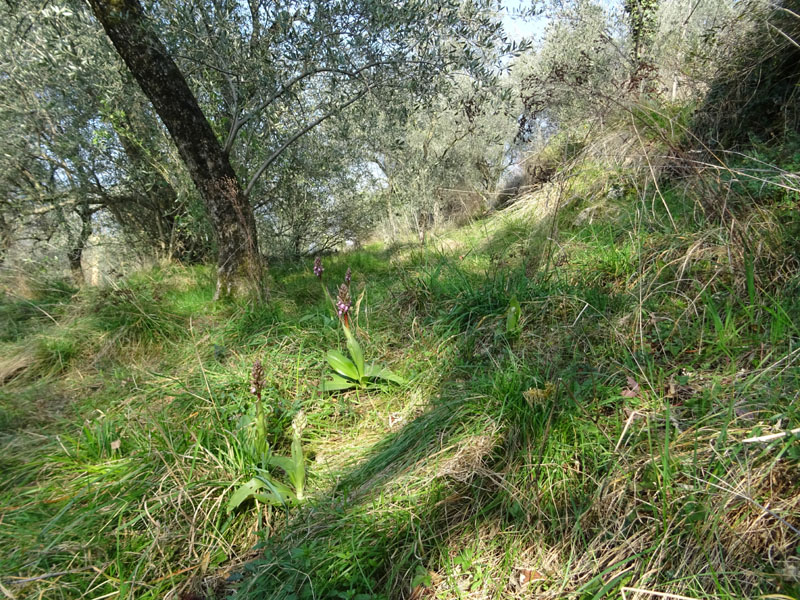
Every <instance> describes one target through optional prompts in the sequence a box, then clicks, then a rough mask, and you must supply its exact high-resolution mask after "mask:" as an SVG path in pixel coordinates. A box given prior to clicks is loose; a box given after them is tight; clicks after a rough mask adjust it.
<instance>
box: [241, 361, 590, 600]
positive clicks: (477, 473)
mask: <svg viewBox="0 0 800 600" xmlns="http://www.w3.org/2000/svg"><path fill="white" fill-rule="evenodd" d="M472 366H473V367H475V366H476V365H472ZM480 367H487V369H486V372H485V373H484V374H483V375H479V376H477V377H474V378H472V379H471V380H469V381H467V382H466V383H464V382H463V381H461V382H460V383H459V382H458V381H459V379H456V377H457V376H463V375H464V373H450V374H449V377H446V378H445V379H446V380H447V382H446V383H444V384H443V385H442V389H441V392H440V395H439V397H438V398H437V399H435V400H434V401H432V403H431V406H430V407H429V408H428V410H426V411H425V412H424V413H423V414H421V415H419V416H418V417H417V418H415V419H414V420H413V421H410V422H409V423H407V424H406V425H405V426H404V427H402V429H400V430H398V431H396V432H394V433H392V434H390V435H388V436H387V437H385V438H384V439H382V440H381V441H380V442H378V443H377V444H375V445H374V446H373V447H372V448H371V449H370V451H369V452H368V454H367V458H366V459H365V460H364V461H363V462H361V463H360V464H358V465H356V466H355V467H354V468H353V469H351V470H350V471H349V472H347V473H343V474H342V476H341V477H340V479H339V480H338V483H337V485H336V486H335V488H334V489H332V490H330V491H329V493H327V494H325V495H323V496H322V497H320V498H319V499H318V500H317V501H316V502H315V503H314V505H313V507H309V508H307V509H306V510H304V511H303V512H302V513H301V514H300V515H298V516H297V517H296V518H295V520H294V521H293V522H292V523H291V524H290V526H289V527H287V529H286V530H285V532H283V533H282V534H281V535H280V536H279V537H276V538H272V539H269V540H267V541H266V542H265V543H264V544H263V545H262V547H261V550H262V551H263V556H262V558H260V559H259V560H257V561H255V562H253V563H251V564H250V565H249V566H248V569H247V570H248V571H250V572H251V574H252V575H251V576H249V577H247V578H246V580H245V581H244V582H243V584H242V585H241V588H240V590H239V594H240V595H241V597H244V598H251V597H252V598H255V597H259V598H261V597H269V598H328V597H330V598H373V597H392V598H406V597H411V594H412V590H413V588H414V587H415V586H419V585H425V584H430V585H434V584H435V583H436V581H434V580H437V581H445V583H444V585H453V586H458V585H460V584H465V585H468V586H470V585H478V584H480V581H479V579H480V575H481V573H482V571H481V564H480V561H481V560H483V559H482V558H476V557H475V556H472V555H471V554H470V548H469V544H468V543H467V546H466V547H465V546H464V544H465V540H469V539H472V540H478V539H479V537H480V535H481V532H501V531H504V532H508V531H511V530H513V531H516V532H518V535H517V539H515V540H514V543H513V544H512V545H513V546H514V548H516V550H515V551H514V552H510V553H509V552H507V548H506V549H503V548H502V547H501V546H502V544H501V545H499V546H498V547H497V548H496V549H495V550H496V552H499V553H503V552H505V553H506V557H505V560H506V561H507V562H508V564H506V565H505V566H504V567H503V568H504V572H506V573H511V572H512V571H513V569H514V568H515V564H514V560H515V557H516V554H517V552H518V551H522V550H523V549H524V547H525V546H526V545H528V546H530V545H532V544H534V543H535V540H534V539H533V538H532V533H533V530H532V529H531V527H530V522H529V521H528V520H527V519H528V516H527V515H528V514H529V512H528V510H527V509H526V507H524V506H523V504H524V502H525V500H524V499H523V496H524V494H520V493H518V492H519V490H518V486H519V485H520V482H521V481H522V483H524V484H527V485H536V478H537V477H539V476H540V475H541V473H540V472H539V471H538V470H537V469H530V470H529V471H530V472H529V474H528V475H526V478H524V479H523V480H519V478H518V477H517V476H516V475H514V476H513V477H509V473H512V474H513V471H514V469H515V468H516V467H514V468H513V469H512V466H513V465H515V464H519V462H520V460H524V461H525V462H530V460H531V453H532V451H533V449H534V448H536V447H541V446H542V440H543V439H545V438H546V436H547V432H548V429H550V428H551V427H552V426H553V420H554V419H563V418H569V415H571V414H572V409H563V408H562V409H558V410H556V409H555V406H556V403H558V402H559V401H560V400H559V398H558V396H557V394H554V395H553V396H552V397H551V398H549V399H547V400H546V401H545V402H544V403H542V404H541V405H539V406H533V405H531V404H530V403H529V402H528V401H527V400H525V399H524V397H523V392H524V391H525V390H527V389H528V388H529V387H532V386H536V385H538V384H540V383H541V382H540V381H537V378H536V377H535V376H534V374H532V373H530V372H519V371H516V372H514V373H513V374H512V375H509V374H508V373H507V372H503V371H499V372H498V373H495V374H491V373H489V372H488V367H489V365H488V364H486V365H480ZM461 379H463V377H462V378H461ZM525 457H527V458H525ZM585 459H586V460H587V461H590V460H591V457H585ZM512 479H513V481H512ZM576 489H580V490H581V492H580V493H579V494H577V495H573V496H571V497H569V496H563V497H562V498H560V499H559V500H558V502H556V504H557V506H556V505H554V506H552V507H550V508H549V509H548V510H550V511H551V512H554V513H558V514H559V515H560V516H559V518H562V517H563V516H567V515H570V514H580V513H581V512H582V511H584V510H585V509H586V506H587V504H588V503H590V502H591V495H592V493H593V490H592V489H588V488H585V489H584V488H576ZM489 535H490V536H491V533H490V534H489ZM490 542H491V540H490ZM476 543H482V542H476ZM476 582H477V583H476ZM506 584H507V581H503V582H499V581H495V582H494V583H493V584H492V585H495V586H498V589H500V590H502V589H503V587H504V586H505V585H506Z"/></svg>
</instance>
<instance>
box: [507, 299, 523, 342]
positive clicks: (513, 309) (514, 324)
mask: <svg viewBox="0 0 800 600" xmlns="http://www.w3.org/2000/svg"><path fill="white" fill-rule="evenodd" d="M521 317H522V307H521V306H520V305H519V300H517V297H516V296H513V297H512V298H511V300H510V301H509V303H508V310H506V333H507V334H509V335H516V334H518V333H519V332H520V331H521V329H522V328H521V327H520V322H519V321H520V318H521Z"/></svg>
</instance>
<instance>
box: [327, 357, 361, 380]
mask: <svg viewBox="0 0 800 600" xmlns="http://www.w3.org/2000/svg"><path fill="white" fill-rule="evenodd" d="M327 360H328V364H329V365H330V366H331V368H332V369H333V370H334V371H336V372H337V373H339V374H341V375H343V376H345V377H349V378H350V379H354V380H356V381H360V380H361V377H360V376H359V374H358V369H357V368H356V366H355V365H354V364H353V361H352V360H350V359H349V358H347V357H346V356H345V355H344V354H342V353H341V352H339V351H338V350H328V355H327Z"/></svg>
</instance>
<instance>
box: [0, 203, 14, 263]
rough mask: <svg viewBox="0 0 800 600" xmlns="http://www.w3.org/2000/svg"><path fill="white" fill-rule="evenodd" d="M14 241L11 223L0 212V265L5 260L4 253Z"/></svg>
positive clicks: (5, 253)
mask: <svg viewBox="0 0 800 600" xmlns="http://www.w3.org/2000/svg"><path fill="white" fill-rule="evenodd" d="M13 243H14V236H13V233H12V230H11V223H9V222H8V221H6V219H5V217H3V215H2V214H0V266H2V265H3V263H4V262H5V261H6V255H7V254H8V251H9V250H10V249H11V245H12V244H13Z"/></svg>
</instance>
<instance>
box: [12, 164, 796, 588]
mask: <svg viewBox="0 0 800 600" xmlns="http://www.w3.org/2000/svg"><path fill="white" fill-rule="evenodd" d="M596 175H597V173H596V172H595V170H593V169H588V170H587V171H586V172H585V173H584V175H582V177H595V176H596ZM578 177H581V176H578ZM584 188H585V189H594V188H592V184H591V182H589V183H586V182H581V181H577V182H575V185H574V186H573V190H577V189H584ZM664 190H666V191H665V196H664V203H665V204H666V205H667V206H668V207H669V209H670V214H671V215H672V217H673V218H674V219H675V220H676V224H677V225H678V226H679V227H678V229H679V232H680V233H676V232H675V231H674V229H673V228H672V227H671V225H670V224H669V223H668V220H667V216H666V209H665V208H664V204H662V201H661V199H660V198H657V197H649V196H648V197H639V196H636V195H634V194H632V193H631V192H626V194H627V195H625V196H623V197H621V198H615V199H614V203H615V206H616V208H615V209H614V211H611V212H607V213H604V214H606V216H607V218H602V219H601V218H598V219H597V220H594V221H592V222H591V223H590V222H583V223H581V224H579V225H576V224H575V217H576V216H577V215H578V214H579V212H580V211H579V210H578V209H579V208H580V206H579V205H576V206H574V207H571V208H569V210H565V211H564V212H563V213H562V214H560V215H557V216H556V220H553V219H552V218H550V217H548V216H547V215H544V216H543V215H542V214H541V210H540V208H541V207H525V206H522V205H520V206H515V207H513V208H512V209H511V210H509V211H506V212H505V213H502V214H500V215H496V216H494V217H491V218H489V219H487V220H484V221H480V222H476V223H473V224H472V225H470V226H468V227H466V228H463V229H461V230H457V231H453V232H450V233H448V234H447V236H443V237H440V238H434V239H433V240H432V241H431V242H430V244H429V246H428V247H426V248H420V247H418V246H415V245H413V244H411V245H405V246H403V245H399V246H396V247H393V248H384V247H382V246H380V245H375V246H371V247H369V248H367V249H365V250H362V251H359V252H354V253H348V254H342V255H337V256H334V257H329V258H326V259H325V268H326V271H325V282H326V284H327V285H328V286H329V287H330V288H331V289H333V287H334V285H336V284H338V283H339V281H340V280H341V279H342V277H343V275H344V272H345V270H346V269H347V267H348V266H350V267H351V268H352V270H353V290H354V294H353V295H354V297H356V298H357V297H358V296H360V294H361V292H362V291H363V292H364V299H363V301H362V304H361V306H360V309H361V310H360V313H359V314H358V321H357V325H358V327H357V328H356V332H357V335H358V336H359V340H360V343H361V345H362V346H363V350H364V353H365V356H366V358H367V362H370V361H372V360H374V361H376V362H377V363H379V364H381V365H385V366H387V367H389V368H391V369H392V370H393V371H394V372H396V373H398V374H400V375H402V376H403V377H404V378H406V379H407V380H408V383H407V384H406V385H403V386H395V385H386V386H383V387H380V388H375V389H367V390H356V391H352V392H349V393H346V394H338V395H337V394H333V395H324V394H321V393H320V392H319V391H318V389H317V387H318V383H319V381H320V379H321V377H322V376H323V375H324V374H325V373H326V371H327V365H326V363H325V353H326V352H327V351H328V350H329V349H332V348H338V349H340V350H344V349H345V340H344V336H343V335H342V334H341V331H340V329H339V328H338V325H337V323H336V321H335V320H334V319H332V318H331V317H332V313H331V309H330V307H329V306H328V304H327V300H326V299H325V297H324V294H323V292H322V290H321V288H320V283H319V281H317V280H316V278H314V276H313V275H312V273H311V261H303V262H300V263H295V264H285V265H276V266H274V267H273V269H272V272H271V277H272V279H273V284H272V300H271V302H270V304H269V305H263V306H262V305H254V304H252V303H247V302H245V301H239V302H232V303H229V304H215V303H214V302H213V301H212V295H213V286H214V282H213V269H210V268H207V267H191V268H183V267H177V266H174V267H173V266H168V267H160V268H158V269H155V270H151V271H148V272H143V273H138V274H134V275H132V276H131V277H129V278H128V279H127V280H125V281H124V282H122V283H121V284H119V285H118V286H116V287H114V288H111V289H103V290H93V289H87V290H82V291H80V292H78V293H75V290H70V289H68V288H67V287H64V286H62V287H58V286H49V287H48V286H45V288H46V289H45V292H43V291H37V290H33V291H31V292H30V293H29V294H27V295H26V296H24V297H20V296H12V295H9V294H7V295H5V296H4V297H3V298H2V301H0V320H2V322H3V323H4V324H5V325H6V326H7V327H6V328H4V331H6V332H8V333H6V334H4V337H3V339H2V340H0V344H2V346H1V348H2V355H3V359H2V360H1V361H0V367H2V368H0V379H1V380H2V384H0V468H1V469H2V473H3V478H2V481H0V564H2V569H0V571H2V574H1V575H0V583H2V585H3V593H4V594H6V595H8V594H12V595H13V596H14V597H15V598H20V599H21V598H40V597H42V598H106V597H108V598H111V597H118V598H164V597H172V598H215V597H225V595H226V594H228V593H235V596H236V597H237V598H243V599H250V598H253V599H255V598H286V599H290V598H381V597H388V598H408V597H415V598H422V597H431V598H433V597H437V598H505V597H540V598H581V599H584V598H585V599H594V598H621V597H622V594H623V587H624V586H629V587H632V588H639V589H647V590H652V591H656V592H661V593H671V594H681V595H684V596H688V597H693V598H740V597H757V596H759V595H763V594H783V595H784V597H797V596H798V594H800V583H798V576H797V574H796V572H797V568H798V564H799V563H800V554H798V544H799V543H800V532H798V530H800V464H799V462H798V461H800V446H799V445H798V436H785V437H781V438H777V439H773V440H767V441H764V442H756V443H750V442H748V443H745V442H744V441H743V440H745V439H746V438H749V437H753V436H760V435H767V434H770V433H774V432H780V431H785V430H789V429H792V428H796V427H800V408H798V403H797V390H798V389H800V369H799V368H798V357H800V348H798V343H800V300H798V298H799V297H800V296H798V294H797V288H798V285H797V281H798V280H797V278H796V275H792V274H791V272H790V269H788V268H787V267H786V266H785V265H788V264H790V263H791V256H790V254H786V252H785V249H786V248H791V244H789V242H788V237H789V236H790V235H791V233H790V232H791V231H793V229H792V228H793V227H794V223H793V221H780V219H778V220H770V219H768V218H757V219H756V218H752V219H750V220H748V219H749V217H752V216H753V215H762V216H763V215H764V214H766V213H764V212H763V210H764V209H763V207H753V209H752V210H754V211H756V212H754V213H746V214H744V213H743V214H741V215H740V217H739V219H738V222H739V223H741V224H742V225H741V227H740V228H739V229H736V230H732V229H731V227H724V226H721V225H720V223H719V220H718V219H717V220H715V219H713V218H712V219H708V218H706V217H705V216H703V218H698V215H697V213H696V211H695V210H694V209H692V208H691V207H690V204H691V203H690V202H689V201H688V200H686V199H685V197H683V196H681V195H680V193H679V191H676V190H675V189H670V188H668V186H664ZM592 201H594V200H592ZM528 202H530V203H535V202H537V197H535V196H534V197H532V198H531V199H529V201H528ZM579 202H582V201H579ZM529 209H530V210H529ZM759 211H761V212H759ZM531 215H537V216H536V217H533V216H531ZM781 218H783V217H781ZM665 223H666V224H665ZM731 231H733V235H732V234H731ZM787 232H789V233H787ZM759 242H761V243H760V244H759ZM782 252H783V254H781V253H782ZM781 256H783V260H784V262H781V261H780V257H781ZM786 261H788V262H786ZM776 265H778V266H777V267H776ZM780 265H784V266H780ZM47 290H49V291H47ZM514 298H516V299H517V300H518V301H519V305H520V308H521V318H520V328H519V330H516V328H515V329H514V330H513V331H509V329H508V328H507V314H508V310H509V306H511V304H512V302H513V299H514ZM256 359H260V360H261V361H262V363H263V365H264V369H265V376H266V382H267V385H266V387H265V389H264V402H265V405H266V406H267V407H268V411H269V416H270V419H269V429H268V436H269V441H270V444H271V445H272V448H273V450H274V451H275V452H276V453H277V454H283V455H286V454H288V452H289V444H290V442H291V422H292V418H293V417H294V416H295V415H296V414H297V412H298V411H299V410H301V409H302V410H303V411H304V412H305V414H306V415H307V419H308V427H307V429H306V430H305V432H304V451H305V453H306V456H307V458H308V465H307V472H308V482H307V496H308V499H307V500H306V501H305V502H304V503H303V504H302V505H301V506H295V507H291V508H290V509H289V510H285V509H283V508H275V507H268V506H263V505H257V504H254V503H253V502H249V503H246V504H244V505H242V507H241V509H239V510H237V511H235V512H233V513H231V514H228V513H227V512H226V510H225V506H226V504H227V501H228V499H229V498H230V495H231V493H232V492H233V490H234V489H236V487H237V486H238V485H240V484H241V483H243V482H244V481H247V479H249V478H250V477H251V476H252V475H253V474H254V472H255V471H254V469H255V467H256V463H257V462H258V459H257V457H255V456H254V455H253V451H252V435H253V427H252V425H251V422H252V419H253V417H254V411H255V409H254V402H253V397H252V396H251V395H250V393H249V391H248V389H249V381H248V380H249V373H250V370H251V368H252V364H253V362H254V361H255V360H256ZM277 475H279V471H276V472H275V473H273V476H277ZM254 548H255V550H254ZM520 573H529V574H530V573H535V574H536V577H535V578H534V579H535V580H534V581H533V582H531V583H523V584H519V582H518V581H519V576H520ZM625 594H626V597H627V598H632V597H633V593H632V592H630V591H628V592H625ZM639 597H641V598H645V597H647V595H646V594H642V595H640V596H639Z"/></svg>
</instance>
